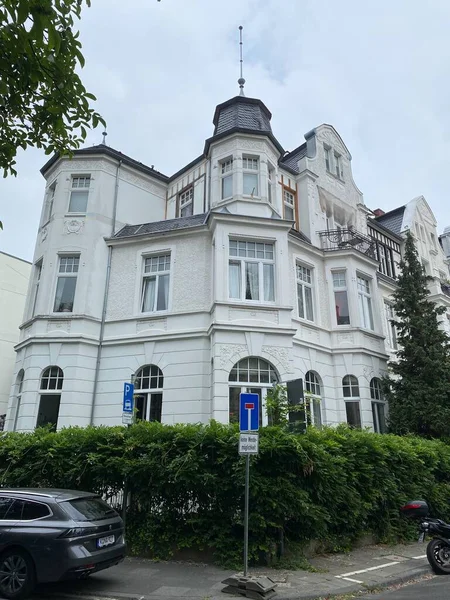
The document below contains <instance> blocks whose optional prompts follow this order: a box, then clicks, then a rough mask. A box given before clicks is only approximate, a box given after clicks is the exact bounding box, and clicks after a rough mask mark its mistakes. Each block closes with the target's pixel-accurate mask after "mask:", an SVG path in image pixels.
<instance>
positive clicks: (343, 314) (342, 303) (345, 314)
mask: <svg viewBox="0 0 450 600" xmlns="http://www.w3.org/2000/svg"><path fill="white" fill-rule="evenodd" d="M334 300H335V304H336V321H337V324H338V325H349V324H350V312H349V308H348V300H347V292H334Z"/></svg>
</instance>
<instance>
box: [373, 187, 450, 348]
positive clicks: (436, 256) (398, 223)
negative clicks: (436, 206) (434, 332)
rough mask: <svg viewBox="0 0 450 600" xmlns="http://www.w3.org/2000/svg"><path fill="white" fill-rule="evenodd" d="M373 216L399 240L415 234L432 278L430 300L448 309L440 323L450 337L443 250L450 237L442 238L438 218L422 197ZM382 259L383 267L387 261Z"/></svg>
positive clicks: (448, 289) (449, 289) (449, 300)
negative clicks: (408, 233)
mask: <svg viewBox="0 0 450 600" xmlns="http://www.w3.org/2000/svg"><path fill="white" fill-rule="evenodd" d="M374 214H375V215H376V218H375V219H374V220H373V221H375V222H376V223H377V224H378V225H379V226H380V225H381V226H382V227H384V228H385V229H386V230H388V231H390V232H391V234H395V235H396V236H398V237H397V239H400V240H402V239H404V237H405V235H406V233H407V232H408V231H410V232H411V233H412V235H413V237H414V241H415V245H416V248H417V252H418V255H419V260H420V261H421V263H422V265H423V268H424V270H425V273H426V274H427V275H428V276H429V277H430V278H431V279H430V282H429V288H430V300H432V301H433V302H435V303H436V304H437V305H438V306H444V307H445V308H446V312H445V313H444V314H443V315H442V316H441V323H442V327H443V328H444V329H445V331H446V332H447V333H448V334H449V335H450V286H449V283H448V280H449V260H448V258H449V257H448V256H446V254H445V252H444V249H443V248H450V242H449V238H450V235H449V236H448V237H447V235H446V234H445V233H444V235H442V236H441V237H440V238H439V236H438V233H437V229H436V225H437V222H436V219H435V217H434V215H433V212H432V210H431V208H430V207H429V205H428V203H427V201H426V200H425V198H424V197H423V196H418V197H417V198H414V199H413V200H411V201H410V202H408V204H406V205H405V206H400V207H399V208H396V209H395V210H392V211H390V212H388V213H384V212H383V211H381V210H379V209H378V210H376V211H374ZM447 233H448V232H447ZM447 244H448V245H447ZM380 260H381V263H380V265H381V266H382V265H383V264H384V259H380ZM380 268H382V267H380ZM388 339H389V338H388Z"/></svg>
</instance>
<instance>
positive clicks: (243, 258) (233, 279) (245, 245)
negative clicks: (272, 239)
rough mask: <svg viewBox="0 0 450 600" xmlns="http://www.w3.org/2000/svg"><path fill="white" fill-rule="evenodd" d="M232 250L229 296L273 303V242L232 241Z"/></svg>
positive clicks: (230, 247) (236, 298)
mask: <svg viewBox="0 0 450 600" xmlns="http://www.w3.org/2000/svg"><path fill="white" fill-rule="evenodd" d="M229 250H230V260H229V297H230V298H231V299H235V300H254V301H265V302H274V301H275V260H274V245H273V244H267V243H262V242H249V241H243V240H242V241H241V240H230V246H229Z"/></svg>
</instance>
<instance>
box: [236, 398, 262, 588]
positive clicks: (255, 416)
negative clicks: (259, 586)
mask: <svg viewBox="0 0 450 600" xmlns="http://www.w3.org/2000/svg"><path fill="white" fill-rule="evenodd" d="M259 409H260V407H259V395H258V394H240V396H239V429H240V431H241V433H240V435H239V454H240V455H241V456H242V455H244V456H245V497H244V577H247V574H248V513H249V504H250V493H249V492H250V455H251V454H258V441H259V435H258V433H252V432H257V431H258V429H259ZM243 432H245V433H243Z"/></svg>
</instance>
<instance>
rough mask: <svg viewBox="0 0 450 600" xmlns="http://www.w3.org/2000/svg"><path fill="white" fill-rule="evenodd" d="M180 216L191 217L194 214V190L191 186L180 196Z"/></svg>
mask: <svg viewBox="0 0 450 600" xmlns="http://www.w3.org/2000/svg"><path fill="white" fill-rule="evenodd" d="M177 212H178V216H179V217H190V216H191V215H192V214H193V212H194V188H193V186H191V187H190V188H188V189H187V190H184V192H181V194H180V195H179V196H178V211H177Z"/></svg>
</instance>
